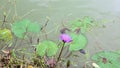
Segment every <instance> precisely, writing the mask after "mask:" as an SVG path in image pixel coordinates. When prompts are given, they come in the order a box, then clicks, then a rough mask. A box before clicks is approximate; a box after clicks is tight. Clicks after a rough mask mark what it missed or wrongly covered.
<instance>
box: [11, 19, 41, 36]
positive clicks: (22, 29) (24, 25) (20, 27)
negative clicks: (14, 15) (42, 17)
mask: <svg viewBox="0 0 120 68" xmlns="http://www.w3.org/2000/svg"><path fill="white" fill-rule="evenodd" d="M12 32H13V33H14V34H15V35H16V36H17V37H19V38H24V37H25V33H26V32H35V33H38V32H40V26H39V25H38V24H37V23H31V22H30V21H29V20H23V21H20V22H16V23H14V24H13V25H12Z"/></svg>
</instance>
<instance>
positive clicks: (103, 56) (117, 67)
mask: <svg viewBox="0 0 120 68" xmlns="http://www.w3.org/2000/svg"><path fill="white" fill-rule="evenodd" d="M92 59H93V60H94V61H96V62H97V63H98V65H99V66H100V68H120V55H119V54H118V53H116V52H112V51H101V52H98V53H96V54H95V55H93V56H92Z"/></svg>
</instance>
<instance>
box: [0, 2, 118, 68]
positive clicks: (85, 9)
mask: <svg viewBox="0 0 120 68" xmlns="http://www.w3.org/2000/svg"><path fill="white" fill-rule="evenodd" d="M119 6H120V1H119V0H91V1H90V0H16V9H15V7H14V0H0V20H2V19H3V12H4V11H6V12H7V13H9V16H8V18H7V20H8V21H9V22H13V21H11V19H13V16H14V15H15V12H16V16H17V17H18V19H24V18H27V19H30V20H31V21H35V22H39V23H40V24H45V22H46V20H47V19H48V18H49V19H50V20H49V23H48V25H47V28H46V30H47V32H49V33H48V38H49V39H52V40H58V38H56V37H58V36H59V31H58V29H60V28H59V27H63V26H62V25H63V23H67V22H69V21H72V20H75V19H77V18H82V17H84V16H89V17H92V18H94V19H95V20H96V21H98V22H99V23H102V22H104V23H102V25H103V26H104V27H102V26H101V27H95V28H92V30H91V31H89V32H87V33H86V36H87V38H88V45H87V47H86V49H87V50H88V51H89V53H90V55H92V54H94V53H96V52H98V51H100V50H101V49H104V50H112V51H114V50H118V49H119V48H120V42H119V41H120V30H119V29H120V7H119ZM11 17H12V18H11ZM82 58H83V57H79V58H77V59H75V60H74V61H77V60H79V61H77V62H78V63H77V64H79V65H81V64H82V63H83V62H81V59H82ZM84 62H85V61H84ZM72 68H73V67H72ZM74 68H82V67H80V66H74Z"/></svg>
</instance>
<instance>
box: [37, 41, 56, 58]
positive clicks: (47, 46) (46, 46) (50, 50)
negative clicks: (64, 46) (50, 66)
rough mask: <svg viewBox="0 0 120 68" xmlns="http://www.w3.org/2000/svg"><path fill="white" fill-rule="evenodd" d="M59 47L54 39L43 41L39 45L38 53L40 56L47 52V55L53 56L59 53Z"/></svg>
mask: <svg viewBox="0 0 120 68" xmlns="http://www.w3.org/2000/svg"><path fill="white" fill-rule="evenodd" d="M57 50H58V47H57V45H56V43H54V42H52V41H43V42H41V43H39V45H37V53H38V54H39V55H40V56H42V57H43V56H44V55H45V54H47V56H53V55H55V54H56V53H57Z"/></svg>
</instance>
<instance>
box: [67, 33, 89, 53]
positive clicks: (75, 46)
mask: <svg viewBox="0 0 120 68" xmlns="http://www.w3.org/2000/svg"><path fill="white" fill-rule="evenodd" d="M71 37H72V40H73V41H72V42H71V44H70V47H69V50H70V51H77V50H80V49H83V48H84V47H85V46H86V45H87V38H86V37H85V36H84V35H83V34H75V33H71Z"/></svg>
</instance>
